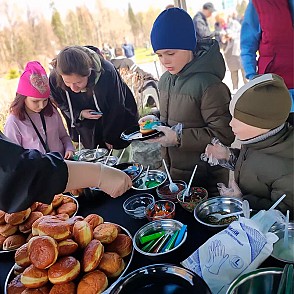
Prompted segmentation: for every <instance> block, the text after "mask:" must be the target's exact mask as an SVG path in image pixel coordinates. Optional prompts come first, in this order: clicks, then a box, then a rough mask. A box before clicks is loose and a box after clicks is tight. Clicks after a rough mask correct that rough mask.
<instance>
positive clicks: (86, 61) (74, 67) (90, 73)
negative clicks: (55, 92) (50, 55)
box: [51, 46, 96, 95]
mask: <svg viewBox="0 0 294 294" xmlns="http://www.w3.org/2000/svg"><path fill="white" fill-rule="evenodd" d="M51 65H52V66H53V68H54V71H55V74H56V82H57V86H58V87H60V88H61V89H63V90H68V89H69V88H68V87H67V86H66V85H65V84H64V81H63V79H62V75H72V74H76V75H79V76H82V77H89V78H88V84H87V89H89V90H90V94H91V95H92V90H93V87H94V82H95V76H96V74H95V70H94V62H93V60H92V58H91V57H90V56H89V54H87V53H86V52H85V50H83V47H81V46H68V47H65V48H64V49H63V50H61V51H60V52H59V54H58V55H57V56H56V58H55V59H53V60H52V62H51ZM87 92H88V91H87Z"/></svg>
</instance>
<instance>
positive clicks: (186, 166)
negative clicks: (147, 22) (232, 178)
mask: <svg viewBox="0 0 294 294" xmlns="http://www.w3.org/2000/svg"><path fill="white" fill-rule="evenodd" d="M151 44H152V47H153V50H154V52H155V53H156V54H157V56H158V57H159V60H160V62H161V63H162V64H163V65H164V66H165V67H166V69H167V71H166V72H165V73H164V74H163V75H162V76H161V78H160V80H159V85H158V87H159V93H160V99H159V101H160V120H161V121H162V122H163V123H165V124H166V126H159V127H157V130H159V131H161V132H163V134H164V135H163V136H161V137H159V138H154V139H150V140H148V141H146V142H149V143H153V142H157V143H160V144H161V145H162V147H163V148H162V155H163V158H164V159H165V160H166V162H167V165H168V166H169V171H170V173H171V177H172V178H173V179H175V180H184V181H186V182H188V181H189V179H190V177H191V174H192V171H193V169H194V167H195V165H196V164H197V165H198V168H197V172H196V175H195V177H194V180H193V186H201V187H204V188H206V189H207V190H208V192H209V195H210V196H212V195H217V194H218V191H217V187H216V183H217V182H219V181H220V180H221V179H223V180H224V181H225V182H227V181H228V177H229V174H228V171H226V172H223V171H222V170H221V169H220V168H215V167H212V168H211V167H210V166H209V165H208V164H206V163H204V162H202V161H201V160H200V154H201V153H202V152H203V151H204V149H205V147H206V145H207V144H208V143H209V142H210V141H211V139H212V137H215V136H220V137H221V138H222V140H224V141H226V142H227V143H226V144H228V145H230V144H231V143H232V142H233V141H234V135H233V133H232V130H231V128H230V126H229V121H230V120H231V115H230V113H229V102H230V100H231V94H230V91H229V89H228V87H227V86H226V85H225V84H224V83H222V79H223V78H224V76H225V63H224V60H223V57H222V55H221V53H220V51H219V45H218V42H217V41H216V40H212V39H207V40H203V41H199V42H198V43H197V42H196V34H195V28H194V25H193V21H192V19H191V17H190V16H189V14H188V13H187V12H186V11H185V10H183V9H179V8H170V9H167V10H164V11H163V12H162V13H161V14H160V15H159V16H158V17H157V19H156V20H155V22H154V24H153V28H152V31H151ZM146 119H148V116H147V117H143V118H142V119H141V121H144V120H146Z"/></svg>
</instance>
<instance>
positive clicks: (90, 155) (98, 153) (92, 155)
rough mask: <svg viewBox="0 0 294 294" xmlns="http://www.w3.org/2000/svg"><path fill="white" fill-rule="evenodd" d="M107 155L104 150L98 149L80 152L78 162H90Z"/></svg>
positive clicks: (106, 151)
mask: <svg viewBox="0 0 294 294" xmlns="http://www.w3.org/2000/svg"><path fill="white" fill-rule="evenodd" d="M107 153H108V150H107V149H105V148H98V149H97V150H96V149H91V150H87V151H84V152H82V153H81V154H80V155H79V157H78V160H79V161H88V162H91V161H95V160H97V159H99V158H101V157H103V156H105V155H107Z"/></svg>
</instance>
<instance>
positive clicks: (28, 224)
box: [0, 194, 77, 251]
mask: <svg viewBox="0 0 294 294" xmlns="http://www.w3.org/2000/svg"><path fill="white" fill-rule="evenodd" d="M76 211H77V204H76V203H75V201H74V199H73V198H72V197H68V196H66V195H63V194H58V195H55V196H54V199H53V201H52V203H50V204H44V203H41V202H34V203H33V204H32V206H31V207H29V208H28V209H26V210H23V211H19V212H14V213H6V212H5V211H3V210H0V250H3V251H11V250H15V249H17V248H19V247H20V246H22V245H23V244H25V243H26V242H27V239H28V238H30V235H31V231H32V224H33V223H34V222H35V221H36V220H37V219H39V218H40V217H42V216H44V215H60V216H61V217H62V218H70V217H71V216H72V215H74V213H76Z"/></svg>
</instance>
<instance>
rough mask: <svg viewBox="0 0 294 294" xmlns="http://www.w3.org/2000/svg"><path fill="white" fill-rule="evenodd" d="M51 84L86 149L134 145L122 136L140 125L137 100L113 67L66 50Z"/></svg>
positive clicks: (81, 51)
mask: <svg viewBox="0 0 294 294" xmlns="http://www.w3.org/2000/svg"><path fill="white" fill-rule="evenodd" d="M52 66H53V70H52V71H51V74H50V77H49V82H50V89H51V94H52V97H53V99H54V100H55V102H56V104H57V106H58V107H59V108H60V109H61V111H62V113H63V115H64V117H65V119H66V121H67V124H68V126H69V131H70V134H71V135H72V138H73V140H76V139H77V136H74V133H75V132H76V133H77V134H78V135H80V138H81V143H82V144H83V146H84V147H85V148H88V149H94V148H96V146H97V145H99V146H100V147H107V148H108V149H123V148H126V147H127V146H128V145H129V144H130V143H129V142H127V141H123V140H122V139H121V138H120V135H121V133H122V132H123V131H125V130H126V129H127V128H129V127H132V126H134V125H137V122H138V110H137V104H136V101H135V99H134V96H133V94H132V92H131V90H130V89H129V88H128V86H127V85H126V84H125V83H124V82H123V81H122V79H121V77H120V75H119V74H118V72H117V70H116V69H115V68H114V67H113V65H112V64H111V63H110V62H108V61H107V60H104V59H103V58H102V57H101V56H100V55H99V54H97V53H96V52H95V51H93V50H91V49H89V48H87V47H82V46H69V47H66V48H64V49H63V50H62V51H61V52H60V53H59V54H58V55H57V57H56V58H55V59H54V60H53V61H52Z"/></svg>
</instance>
